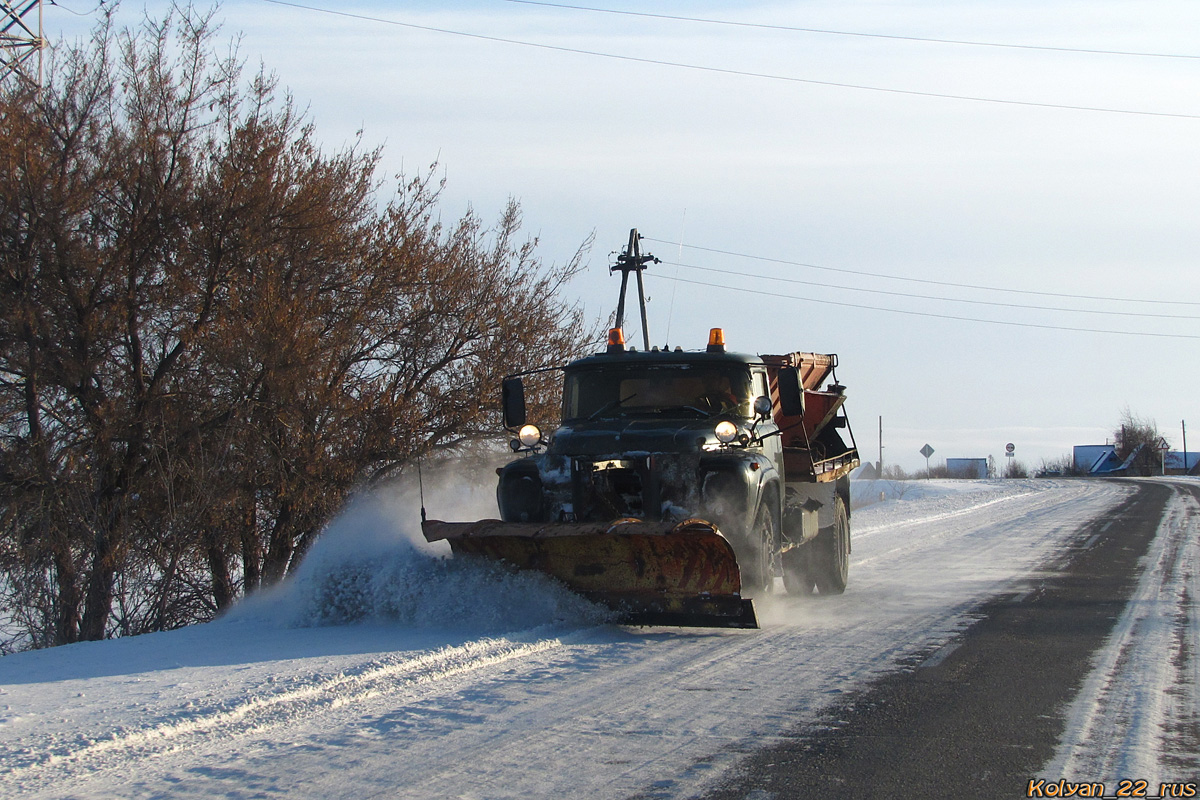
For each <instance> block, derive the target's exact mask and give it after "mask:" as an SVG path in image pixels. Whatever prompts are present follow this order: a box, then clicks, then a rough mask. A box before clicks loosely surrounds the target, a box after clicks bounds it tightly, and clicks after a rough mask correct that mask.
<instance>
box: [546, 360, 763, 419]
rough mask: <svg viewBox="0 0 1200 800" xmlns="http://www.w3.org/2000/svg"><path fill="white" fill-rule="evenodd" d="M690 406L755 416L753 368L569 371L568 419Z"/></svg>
mask: <svg viewBox="0 0 1200 800" xmlns="http://www.w3.org/2000/svg"><path fill="white" fill-rule="evenodd" d="M668 410H674V411H679V410H688V411H690V412H691V413H693V414H696V413H698V414H705V415H712V414H722V413H726V414H737V415H739V416H743V417H748V416H750V370H749V369H747V368H746V367H744V366H739V365H736V364H728V365H723V364H721V365H718V364H714V365H707V364H705V365H694V364H685V365H680V364H674V365H658V366H630V367H627V368H621V369H615V368H613V367H612V366H608V367H607V368H605V369H594V370H585V371H580V372H573V373H571V374H569V375H567V378H566V385H565V387H564V390H563V419H590V418H603V417H622V416H631V415H637V414H653V413H660V412H663V411H668Z"/></svg>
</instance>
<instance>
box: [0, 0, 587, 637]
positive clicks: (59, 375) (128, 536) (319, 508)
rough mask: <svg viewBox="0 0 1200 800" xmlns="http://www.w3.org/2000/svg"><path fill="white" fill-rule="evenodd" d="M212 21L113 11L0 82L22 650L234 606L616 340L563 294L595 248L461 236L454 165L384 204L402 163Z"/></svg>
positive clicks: (4, 301) (4, 445)
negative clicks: (9, 81) (454, 213)
mask: <svg viewBox="0 0 1200 800" xmlns="http://www.w3.org/2000/svg"><path fill="white" fill-rule="evenodd" d="M215 30H216V28H215V26H214V24H213V22H212V16H211V13H210V14H197V13H196V12H194V11H193V10H191V9H190V8H186V9H178V8H177V9H175V10H174V11H173V12H172V13H171V14H170V15H168V17H166V18H165V19H164V20H161V21H154V20H151V19H147V20H146V21H145V22H144V23H143V24H142V25H141V26H140V27H139V28H137V29H133V30H120V31H117V30H114V29H113V27H112V25H111V23H110V20H109V19H108V18H106V19H105V20H104V22H102V23H101V24H100V25H99V26H98V28H97V29H96V31H95V32H94V35H93V38H92V40H91V41H90V42H88V43H86V44H83V45H79V46H75V47H65V46H59V47H58V48H56V49H55V56H54V58H53V59H52V65H51V68H50V70H49V75H50V78H49V80H48V82H47V85H46V87H45V89H44V90H43V91H42V92H41V93H40V94H37V93H33V92H31V91H28V90H26V89H25V88H23V87H20V86H17V85H15V84H14V85H11V86H7V87H4V88H3V90H2V93H0V120H2V121H3V124H2V125H0V282H2V283H3V286H2V288H3V292H2V293H0V521H2V524H3V528H0V570H3V572H2V574H0V594H2V595H3V600H4V602H5V605H6V607H8V608H11V609H13V611H12V616H13V619H14V621H15V622H16V624H18V625H19V626H20V627H21V630H22V631H23V632H22V634H21V636H20V637H19V638H20V641H19V642H17V643H16V644H11V643H10V647H11V646H43V645H47V644H55V643H64V642H71V641H76V640H78V639H98V638H102V637H104V636H109V635H114V634H130V633H139V632H142V631H147V630H161V629H164V628H170V627H176V626H178V625H184V624H189V623H190V622H193V621H195V620H198V619H206V618H210V617H211V616H212V615H213V614H215V613H217V612H218V611H219V610H220V609H222V608H224V607H226V606H228V605H229V604H230V603H231V602H233V601H234V599H236V597H237V596H239V595H240V594H241V593H243V592H245V591H248V590H253V589H254V588H256V587H257V586H259V585H260V584H262V583H270V582H274V581H277V580H279V579H280V578H281V577H283V576H284V575H285V574H287V572H288V571H289V570H290V569H291V568H292V567H294V565H295V564H296V563H297V561H298V560H299V559H300V558H301V557H302V556H303V554H304V553H305V551H306V550H307V548H308V547H309V546H310V545H311V543H312V541H313V539H314V538H315V537H316V536H317V535H318V534H319V533H320V531H321V530H322V528H323V527H324V525H325V524H326V523H327V521H328V520H329V518H330V516H331V515H332V514H333V513H334V512H335V510H336V509H337V508H338V507H339V506H340V505H341V504H342V503H343V502H344V501H345V499H346V497H347V495H348V494H349V493H350V492H351V491H353V490H354V488H355V487H356V486H358V485H360V484H361V483H363V482H364V481H371V480H376V479H379V478H380V477H382V476H386V475H388V474H391V473H392V472H394V471H396V470H398V469H400V468H402V467H403V466H404V465H405V464H406V463H408V462H409V461H410V460H411V459H413V458H415V457H417V456H420V455H422V454H425V453H430V452H434V451H446V450H452V449H454V448H457V447H462V446H465V445H467V444H469V443H471V442H474V441H478V440H480V439H482V438H485V437H487V436H489V435H491V433H492V431H494V430H495V428H496V424H495V423H496V421H497V420H498V411H497V408H496V405H497V398H498V395H499V392H498V385H499V381H500V379H501V377H502V376H503V375H505V374H507V373H511V372H516V371H520V370H523V369H528V368H531V367H537V366H543V365H545V364H549V363H558V362H561V361H563V360H565V359H566V358H569V357H571V356H573V355H575V354H577V353H578V352H579V351H580V349H581V348H582V347H583V345H584V343H585V342H587V341H589V340H590V339H592V338H594V337H593V331H591V330H589V329H588V328H587V326H585V325H584V321H583V319H582V315H581V313H580V311H579V309H578V307H577V306H576V305H574V304H572V303H570V302H567V301H565V300H563V290H564V288H565V286H566V283H567V282H568V281H569V280H570V278H571V276H572V275H573V274H574V273H575V272H576V271H577V270H578V269H579V266H580V263H581V259H582V257H583V253H584V251H585V248H586V245H587V243H586V242H585V245H584V247H581V249H580V251H579V252H578V253H576V255H575V256H574V258H572V259H570V260H569V261H568V262H567V263H565V264H561V265H557V266H547V265H545V264H543V263H542V262H541V261H540V260H539V259H538V258H537V256H536V242H535V241H533V240H523V239H521V238H520V233H519V231H520V221H521V220H520V210H519V208H518V207H517V205H516V203H510V204H509V205H508V207H507V208H506V209H505V210H504V212H503V214H502V215H501V216H500V218H499V220H498V221H497V223H496V224H495V225H494V226H490V227H489V226H487V225H485V224H484V223H483V222H482V221H481V220H480V219H479V218H478V217H477V216H476V215H474V214H473V213H468V214H467V215H466V216H465V217H463V218H462V219H461V220H459V221H458V222H456V223H453V224H450V225H447V226H443V225H442V223H440V222H439V216H440V215H439V212H438V206H437V204H438V197H439V192H440V184H438V183H437V182H436V181H435V180H434V178H433V175H434V171H433V170H432V169H431V171H430V172H429V173H427V174H425V175H423V176H421V177H419V178H417V179H415V180H409V181H406V182H402V183H401V185H400V186H399V188H398V189H397V190H396V192H395V194H394V196H391V197H390V198H386V199H385V200H384V201H381V199H380V197H379V195H380V191H381V189H382V188H383V184H382V183H381V182H380V181H379V180H378V179H377V177H376V170H377V166H378V163H379V152H378V151H375V150H363V149H362V148H361V147H360V146H358V145H357V144H355V145H351V146H349V147H346V148H344V149H342V150H341V151H338V152H334V153H326V152H324V151H323V150H322V149H321V148H320V147H319V146H318V145H317V143H316V141H315V132H314V130H313V127H312V126H311V124H309V123H307V122H306V121H305V120H304V119H303V117H302V115H301V114H299V113H298V112H297V111H296V110H295V108H294V105H293V103H292V101H291V99H290V98H289V97H286V96H284V97H280V96H279V94H278V92H277V87H276V83H275V81H274V79H273V78H271V77H270V76H269V75H266V74H264V73H261V72H260V73H259V74H257V75H254V76H252V77H251V78H250V79H249V80H243V76H242V71H241V66H240V63H239V62H238V61H237V59H236V58H226V57H219V56H217V55H216V53H215V49H214V41H215V38H214V37H215ZM531 332H535V335H530V334H531ZM516 343H519V345H520V346H516ZM535 388H536V387H535ZM543 388H545V387H543ZM533 397H534V400H535V402H540V403H543V404H546V405H547V406H548V404H549V403H550V399H549V397H550V395H549V393H548V392H546V391H543V392H542V393H540V394H539V393H537V392H536V391H535V392H534V393H533Z"/></svg>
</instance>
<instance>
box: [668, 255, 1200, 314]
mask: <svg viewBox="0 0 1200 800" xmlns="http://www.w3.org/2000/svg"><path fill="white" fill-rule="evenodd" d="M646 238H649V237H646ZM662 263H664V264H667V265H669V266H675V267H683V268H684V269H695V270H700V271H702V272H716V273H719V274H721V275H733V276H736V277H739V278H757V279H759V280H768V281H779V282H781V283H794V284H798V285H801V286H816V287H819V288H822V289H838V290H841V291H847V292H864V293H867V294H882V295H887V296H889V297H907V298H912V299H916V300H937V301H940V302H944V303H968V304H970V305H977V306H994V307H997V308H1019V309H1025V310H1029V311H1064V312H1067V313H1071V314H1101V315H1103V316H1106V317H1114V316H1115V317H1143V318H1148V319H1200V317H1197V316H1192V315H1187V314H1148V313H1141V312H1137V311H1104V310H1101V309H1095V308H1065V307H1062V306H1035V305H1028V304H1024V303H1000V302H996V301H993V300H968V299H965V298H958V297H938V296H936V295H928V294H915V293H912V292H893V291H888V290H887V289H864V288H862V287H858V286H838V285H836V284H828V283H819V282H817V281H804V280H800V279H799V278H780V277H776V276H773V275H755V274H749V273H743V272H737V271H735V270H730V269H716V268H715V267H700V266H697V265H695V264H680V263H677V262H674V261H666V260H664V261H663V262H662Z"/></svg>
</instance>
